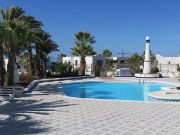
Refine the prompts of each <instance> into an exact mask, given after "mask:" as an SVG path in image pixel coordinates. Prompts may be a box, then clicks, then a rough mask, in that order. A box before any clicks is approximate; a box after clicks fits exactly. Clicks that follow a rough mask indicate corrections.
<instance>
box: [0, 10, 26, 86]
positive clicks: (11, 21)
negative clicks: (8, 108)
mask: <svg viewBox="0 0 180 135" xmlns="http://www.w3.org/2000/svg"><path fill="white" fill-rule="evenodd" d="M0 14H1V18H2V26H3V27H4V32H3V35H4V43H3V48H4V50H5V51H6V53H7V56H8V59H9V61H8V65H7V73H6V79H5V85H13V80H14V64H15V62H16V56H17V55H18V54H19V53H20V52H21V51H22V50H23V49H24V47H23V41H24V38H23V36H24V34H25V27H24V26H25V23H26V22H25V20H27V18H28V17H26V16H25V11H24V10H23V9H22V8H20V7H14V6H12V7H11V8H10V9H9V8H6V9H4V10H3V9H2V8H0Z"/></svg>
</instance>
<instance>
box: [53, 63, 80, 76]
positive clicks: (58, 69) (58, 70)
mask: <svg viewBox="0 0 180 135" xmlns="http://www.w3.org/2000/svg"><path fill="white" fill-rule="evenodd" d="M52 71H53V72H55V75H52V77H55V78H57V77H74V76H78V74H79V69H75V70H74V71H72V66H71V64H70V62H68V63H67V62H65V63H62V62H59V63H57V64H55V65H53V67H52Z"/></svg>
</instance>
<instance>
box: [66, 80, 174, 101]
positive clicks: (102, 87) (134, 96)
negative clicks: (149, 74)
mask: <svg viewBox="0 0 180 135" xmlns="http://www.w3.org/2000/svg"><path fill="white" fill-rule="evenodd" d="M161 87H172V86H171V85H167V84H160V83H124V82H123V83H122V82H118V83H117V82H111V83H110V82H86V83H70V84H64V85H63V89H64V90H65V93H66V95H67V96H71V97H80V98H97V99H118V100H137V101H151V100H152V99H151V98H150V97H148V93H149V92H153V91H159V90H160V89H161Z"/></svg>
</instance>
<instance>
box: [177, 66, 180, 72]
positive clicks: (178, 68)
mask: <svg viewBox="0 0 180 135" xmlns="http://www.w3.org/2000/svg"><path fill="white" fill-rule="evenodd" d="M177 71H178V72H180V66H179V64H178V65H177Z"/></svg>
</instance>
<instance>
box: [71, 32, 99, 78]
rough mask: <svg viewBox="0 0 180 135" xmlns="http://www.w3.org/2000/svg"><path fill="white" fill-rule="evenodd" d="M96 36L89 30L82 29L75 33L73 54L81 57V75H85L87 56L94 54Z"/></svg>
mask: <svg viewBox="0 0 180 135" xmlns="http://www.w3.org/2000/svg"><path fill="white" fill-rule="evenodd" d="M95 42H96V41H95V37H94V36H92V35H91V34H90V33H89V32H86V31H80V32H78V33H75V46H74V47H73V48H72V54H73V55H76V56H80V57H81V62H80V71H81V75H85V66H86V64H85V57H86V56H87V55H94V54H95V52H94V48H93V46H92V45H93V44H94V43H95Z"/></svg>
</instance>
